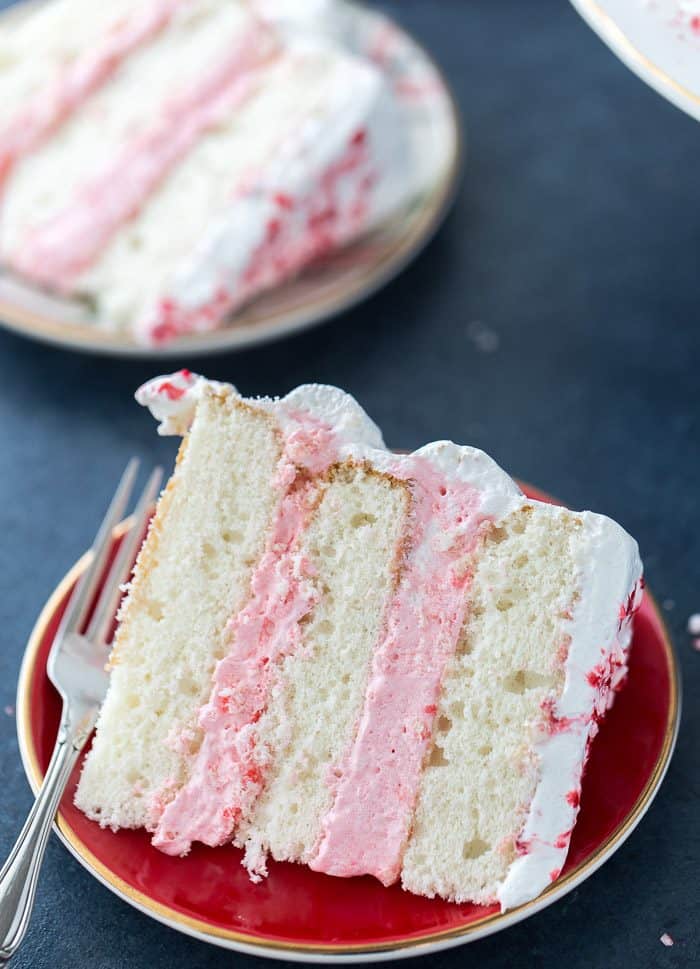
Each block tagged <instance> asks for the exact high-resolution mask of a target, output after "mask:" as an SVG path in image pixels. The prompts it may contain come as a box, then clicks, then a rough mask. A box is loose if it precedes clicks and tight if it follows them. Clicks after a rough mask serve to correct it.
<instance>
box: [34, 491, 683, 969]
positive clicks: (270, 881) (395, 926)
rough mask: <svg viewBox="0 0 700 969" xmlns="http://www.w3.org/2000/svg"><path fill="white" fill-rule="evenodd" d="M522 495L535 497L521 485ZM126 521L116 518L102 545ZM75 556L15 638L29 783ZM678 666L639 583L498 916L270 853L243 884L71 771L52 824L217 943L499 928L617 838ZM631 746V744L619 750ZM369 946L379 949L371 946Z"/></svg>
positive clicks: (650, 789) (265, 948)
mask: <svg viewBox="0 0 700 969" xmlns="http://www.w3.org/2000/svg"><path fill="white" fill-rule="evenodd" d="M526 490H527V493H528V495H529V496H531V497H534V498H539V499H544V500H548V499H547V498H546V496H544V495H542V494H541V493H540V492H538V491H537V490H536V489H534V488H530V487H528V488H527V489H526ZM126 527H127V526H126V525H123V526H121V527H120V529H118V531H117V533H116V536H115V548H116V545H117V543H118V541H119V537H120V536H121V535H123V534H124V532H125V530H126ZM86 564H87V556H86V557H84V558H83V559H81V560H80V562H78V563H77V565H76V566H74V568H73V569H72V570H71V572H70V573H69V574H68V575H67V576H66V577H65V578H64V579H63V581H62V582H61V584H60V585H59V587H58V588H57V589H56V591H55V592H54V594H53V595H52V596H51V598H50V600H49V602H48V603H47V605H46V606H45V607H44V610H43V612H42V613H41V616H40V617H39V620H38V622H37V625H36V627H35V629H34V632H33V633H32V636H31V638H30V640H29V643H28V646H27V650H26V654H25V658H24V663H23V666H22V672H21V676H20V683H19V691H18V702H17V715H18V729H19V739H20V747H21V751H22V759H23V763H24V767H25V770H26V772H27V776H28V778H29V781H30V783H31V785H32V787H33V788H34V790H36V789H37V787H38V785H39V784H40V782H41V779H42V777H43V775H44V772H45V770H46V767H47V764H48V762H49V758H50V756H51V751H52V748H53V744H54V741H55V738H56V731H57V727H58V721H59V713H60V702H59V698H58V696H57V694H56V693H55V692H54V690H53V688H52V686H51V684H50V683H49V680H48V678H47V676H46V660H47V656H48V653H49V649H50V647H51V642H52V638H53V636H54V634H55V632H56V628H57V626H58V622H59V620H60V617H61V614H62V612H63V609H64V607H65V604H66V601H67V598H68V595H69V593H70V590H71V588H72V586H73V584H74V583H75V581H76V579H77V577H78V575H79V574H80V572H81V571H82V570H83V569H84V568H85V567H86ZM678 717H679V688H678V673H677V666H676V661H675V657H674V654H673V650H672V647H671V644H670V641H669V637H668V634H667V632H666V629H665V627H664V624H663V621H662V619H661V617H660V615H659V612H658V610H657V609H656V606H655V605H654V602H653V600H652V598H651V596H650V594H649V592H648V591H647V592H646V594H645V597H644V601H643V604H642V607H641V609H640V610H639V612H638V614H637V616H636V622H635V634H634V642H633V647H632V651H631V659H630V673H629V680H628V683H627V685H626V686H625V688H624V689H623V690H622V692H621V693H620V695H619V696H618V698H617V700H616V702H615V706H614V707H613V709H612V711H611V712H610V714H609V715H608V717H607V718H606V720H605V722H604V724H603V726H602V729H601V731H600V735H599V737H598V738H597V740H596V741H595V743H594V744H593V748H592V753H591V757H590V760H589V763H588V767H587V770H586V775H585V778H584V782H583V792H582V799H581V813H580V815H579V819H578V823H577V825H576V828H575V830H574V834H573V838H572V841H571V849H570V851H569V857H568V860H567V863H566V866H565V867H564V870H563V873H562V875H561V876H560V878H559V879H558V881H557V882H556V883H555V884H553V885H552V886H550V887H549V888H548V889H547V890H546V891H545V892H544V893H543V894H542V895H541V896H540V897H539V898H537V899H535V900H534V901H532V902H529V903H527V904H525V905H522V906H520V907H519V908H517V909H514V910H513V911H510V912H508V913H506V914H505V915H501V914H500V913H499V912H498V910H497V908H496V906H492V907H489V908H485V907H482V906H476V905H454V904H450V903H448V902H443V901H441V900H432V901H431V900H428V899H425V898H419V897H417V896H414V895H409V894H408V893H407V892H404V891H402V890H401V888H399V887H398V886H393V887H392V888H383V887H382V886H381V885H380V884H379V882H377V881H375V880H374V879H372V878H369V877H367V878H352V879H341V878H331V877H329V876H327V875H321V874H318V873H316V872H313V871H311V870H310V869H308V868H305V867H302V866H300V865H292V864H274V863H273V864H271V865H270V875H269V878H267V879H265V880H264V881H263V882H262V883H261V884H259V885H254V884H252V883H251V882H250V881H249V879H248V875H247V873H246V872H245V870H244V869H243V868H242V867H241V865H240V864H239V862H240V857H241V854H240V852H239V851H238V850H237V849H235V848H233V847H229V846H227V847H222V848H205V847H203V846H201V845H196V846H195V847H194V848H193V850H192V852H191V853H190V854H189V855H188V856H187V857H186V858H184V859H178V858H170V857H168V856H167V855H164V854H161V853H160V852H159V851H156V849H155V848H152V847H151V845H150V842H149V837H148V835H147V834H146V833H145V832H144V831H120V832H118V833H116V834H115V833H113V832H111V831H104V830H102V829H101V828H100V827H99V826H98V825H97V824H95V823H94V822H92V821H88V820H87V818H85V817H84V816H83V815H82V814H81V813H80V812H79V811H78V810H77V809H76V808H75V807H74V806H73V793H74V790H75V784H76V781H77V777H78V770H79V768H76V771H75V772H74V774H73V776H72V778H71V781H70V783H69V785H68V790H67V792H66V795H65V797H64V798H63V802H62V805H61V811H60V814H59V818H58V833H59V836H60V837H61V839H62V840H63V841H64V843H65V844H66V845H67V847H68V848H69V849H70V850H71V851H72V852H73V854H74V855H75V856H76V857H77V858H78V860H79V861H80V862H81V863H82V864H83V865H84V866H85V867H86V868H87V869H88V870H89V871H91V872H92V873H93V874H94V875H95V876H96V877H97V878H98V879H99V880H100V881H102V882H103V883H104V884H105V885H107V886H108V888H111V889H112V891H114V892H115V893H116V894H117V895H119V896H121V897H122V898H123V899H125V900H126V901H127V902H130V903H131V904H132V905H134V906H136V907H137V908H139V909H141V910H142V911H144V912H146V913H147V914H149V915H151V916H153V917H154V918H156V919H159V920H160V921H162V922H165V923H166V924H167V925H170V926H172V927H173V928H176V929H179V930H180V931H182V932H186V933H188V934H190V935H194V936H197V937H198V938H202V939H205V940H208V941H210V942H215V943H217V944H219V945H223V946H226V947H228V948H231V949H238V950H242V951H244V952H250V953H254V954H257V955H268V956H277V957H278V958H285V959H298V960H303V961H314V960H315V961H323V962H332V961H367V960H371V959H373V958H377V957H381V958H391V957H400V956H409V955H416V954H418V953H422V952H432V951H435V950H437V949H441V948H447V947H448V946H452V945H458V944H460V943H461V942H467V941H471V940H473V939H476V938H478V937H480V936H483V935H487V934H490V933H492V932H495V931H498V930H499V929H501V928H505V927H506V926H508V925H511V924H513V923H514V922H517V921H520V920H521V919H523V918H525V917H527V916H528V915H531V914H533V913H534V912H536V911H538V910H539V909H541V908H544V907H545V906H546V905H549V904H551V902H553V901H555V900H556V899H557V898H560V897H561V896H562V895H564V894H565V893H566V892H568V891H571V889H573V888H574V887H575V886H576V885H578V884H580V882H581V881H583V880H584V879H585V878H587V877H588V876H589V875H590V874H591V873H592V872H593V871H595V869H596V868H598V867H599V866H600V865H601V864H602V863H603V862H604V861H605V860H606V859H607V858H608V857H610V855H611V854H612V853H613V852H614V851H615V850H616V849H617V848H618V847H619V846H620V845H621V844H622V842H623V841H624V840H625V838H626V837H627V836H628V835H629V834H630V832H631V831H632V830H633V828H634V827H635V826H636V824H637V823H638V821H639V820H640V818H641V817H642V816H643V814H644V813H645V811H646V810H647V808H648V807H649V804H650V803H651V801H652V799H653V797H654V795H655V794H656V791H657V790H658V787H659V785H660V783H661V780H662V779H663V776H664V774H665V771H666V768H667V766H668V762H669V759H670V756H671V752H672V750H673V745H674V741H675V736H676V731H677V727H678ZM632 746H633V747H634V752H635V756H634V757H630V756H629V750H630V749H631V747H632ZM380 954H381V956H380Z"/></svg>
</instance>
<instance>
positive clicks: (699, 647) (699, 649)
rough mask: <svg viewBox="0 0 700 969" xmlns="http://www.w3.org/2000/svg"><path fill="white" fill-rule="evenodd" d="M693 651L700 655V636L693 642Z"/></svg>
mask: <svg viewBox="0 0 700 969" xmlns="http://www.w3.org/2000/svg"><path fill="white" fill-rule="evenodd" d="M693 649H694V650H695V652H696V653H700V636H699V637H697V638H696V639H694V640H693Z"/></svg>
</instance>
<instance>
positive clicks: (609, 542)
mask: <svg viewBox="0 0 700 969" xmlns="http://www.w3.org/2000/svg"><path fill="white" fill-rule="evenodd" d="M556 511H557V510H556V509H553V513H556ZM581 517H582V519H583V523H584V524H583V528H584V540H583V541H581V542H580V543H579V544H578V548H577V558H578V565H579V573H580V575H581V584H580V598H579V600H578V603H577V604H576V606H575V608H574V610H573V617H572V619H571V621H570V622H568V623H567V624H566V629H565V631H566V633H568V635H569V636H570V637H571V643H570V646H569V650H568V655H567V659H566V663H565V681H564V690H563V692H562V695H561V697H560V698H559V700H558V701H557V702H556V703H554V704H553V706H552V708H551V711H550V725H551V728H552V729H550V730H548V731H543V732H542V733H541V736H540V738H539V740H538V741H537V742H536V744H535V751H536V753H537V755H538V757H539V781H538V784H537V788H536V790H535V796H534V798H533V800H532V803H531V804H530V808H529V812H528V815H527V819H526V822H525V826H524V829H523V832H522V834H521V838H520V840H521V842H522V845H523V849H524V851H525V853H524V854H522V855H520V856H519V857H518V858H516V860H515V861H514V862H513V864H512V865H511V867H510V869H509V871H508V874H507V876H506V878H505V880H504V882H503V884H502V885H501V887H500V889H499V892H498V900H499V902H500V903H501V909H502V910H503V911H505V910H506V909H510V908H514V907H515V906H517V905H522V904H523V903H524V902H527V901H529V900H530V899H531V898H534V897H535V896H536V895H539V893H540V892H541V891H543V890H544V889H545V888H546V887H547V886H548V885H549V884H550V882H552V881H553V880H554V879H555V878H556V876H557V875H558V873H559V872H560V870H561V868H562V867H563V865H564V862H565V860H566V855H567V852H568V850H569V839H570V834H571V829H572V828H573V826H574V823H575V821H576V815H577V814H578V797H579V794H580V790H581V770H582V766H583V764H584V762H585V757H586V753H587V748H588V743H589V741H590V740H592V739H593V737H594V736H595V734H596V733H597V731H598V724H597V719H598V718H599V717H601V716H602V715H603V714H604V713H605V710H606V709H607V708H608V707H610V706H611V705H612V702H613V699H614V696H615V693H614V690H615V688H616V687H618V686H619V685H620V682H621V681H622V680H623V679H624V676H625V674H626V671H627V652H628V649H629V645H630V641H631V637H632V623H631V619H632V613H633V612H634V610H635V609H636V608H637V607H638V606H639V604H640V602H641V597H642V589H641V585H640V579H641V575H642V564H641V561H640V558H639V550H638V548H637V543H636V542H635V541H634V539H633V538H631V537H630V536H629V535H628V534H627V533H626V532H625V531H624V529H622V528H621V527H620V526H619V525H618V524H616V523H615V522H614V521H612V520H611V519H609V518H606V517H605V516H604V515H596V514H593V513H592V512H583V513H582V516H581ZM621 610H624V615H623V614H622V613H621ZM606 669H607V670H609V671H610V673H611V682H610V687H611V689H610V690H609V692H608V691H606V690H603V691H601V689H600V678H601V673H602V672H603V671H604V670H606Z"/></svg>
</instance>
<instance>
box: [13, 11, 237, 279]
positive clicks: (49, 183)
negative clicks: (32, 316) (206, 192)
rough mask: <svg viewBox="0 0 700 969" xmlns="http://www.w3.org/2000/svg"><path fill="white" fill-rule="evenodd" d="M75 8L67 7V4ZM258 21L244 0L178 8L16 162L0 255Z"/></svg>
mask: <svg viewBox="0 0 700 969" xmlns="http://www.w3.org/2000/svg"><path fill="white" fill-rule="evenodd" d="M82 6H83V5H82V4H80V7H82ZM106 6H109V4H100V3H94V4H92V7H94V8H103V7H106ZM51 7H52V4H48V5H47V9H51ZM72 7H73V4H72V3H71V4H67V9H68V8H70V9H72ZM78 13H80V11H78ZM253 23H254V21H253V19H252V18H251V16H250V14H249V13H248V12H247V11H246V9H245V7H244V6H243V5H242V4H240V3H237V2H236V3H223V4H222V3H221V2H220V0H190V2H183V3H182V4H181V5H180V6H179V7H177V8H176V11H175V13H174V15H173V18H172V20H171V22H170V23H169V25H168V26H167V27H165V29H164V30H162V31H161V32H160V33H158V34H157V35H156V36H155V37H154V38H153V40H152V41H151V42H150V43H147V44H145V45H143V46H141V47H138V48H137V49H136V50H135V51H134V52H133V53H132V54H131V55H130V56H129V57H127V58H126V60H125V61H124V62H123V64H122V65H121V66H120V67H119V68H118V70H117V72H116V73H115V74H114V76H113V77H112V78H111V79H110V80H109V81H108V83H106V84H105V85H104V86H103V87H101V88H100V89H98V91H97V92H96V93H95V94H93V95H92V96H91V97H90V98H88V100H87V101H86V102H85V104H83V105H82V107H80V108H79V110H78V111H77V112H76V113H75V114H74V115H73V116H72V117H71V118H70V119H69V120H67V121H66V122H65V123H64V124H63V125H62V126H61V127H60V128H59V129H58V131H56V132H55V133H54V134H53V136H52V137H51V138H49V139H48V141H47V142H46V143H45V144H44V145H43V146H42V147H40V148H39V149H37V150H36V151H34V152H33V153H31V154H30V155H29V156H28V157H26V158H24V159H23V160H22V161H20V162H19V164H18V165H17V166H16V168H15V169H14V171H13V173H12V175H11V176H10V178H9V180H8V183H7V186H6V191H5V197H4V199H3V207H2V218H0V258H2V259H3V260H12V258H13V257H14V256H16V255H17V254H18V253H19V254H21V251H22V246H23V244H24V243H25V242H26V240H27V238H28V234H29V233H30V232H31V230H32V229H36V228H37V227H41V226H42V225H44V224H45V223H46V222H48V221H49V220H50V219H51V218H52V216H55V215H56V214H57V213H61V212H63V211H64V210H65V209H66V208H68V207H69V206H70V205H71V203H72V200H73V199H74V197H75V196H76V193H77V192H78V191H79V189H80V188H81V187H82V186H84V185H85V184H86V183H87V182H88V181H89V180H90V178H91V177H94V176H95V175H96V174H98V173H99V172H100V171H102V170H103V169H105V168H107V167H108V166H109V165H110V164H111V163H112V162H114V160H115V159H116V158H117V157H118V155H119V152H120V150H121V149H123V147H124V146H125V144H126V143H127V142H129V141H133V140H134V139H136V138H137V137H138V136H139V134H142V133H143V132H144V131H147V130H148V129H149V128H151V127H152V126H153V125H154V123H156V122H158V121H159V120H160V117H161V115H162V113H163V109H164V107H165V106H166V105H167V104H168V103H170V102H173V101H176V100H177V99H178V98H179V97H180V96H181V95H182V94H183V93H186V92H188V91H189V90H191V89H192V87H193V86H194V85H195V83H196V81H197V80H198V79H199V78H201V76H202V74H203V73H205V72H206V71H207V70H208V69H210V68H211V67H212V65H215V64H216V63H218V62H220V61H222V60H223V59H224V58H225V56H226V54H227V53H228V52H229V51H230V49H231V48H232V47H235V45H236V43H237V42H239V43H240V41H241V38H242V37H243V36H244V35H245V33H246V31H247V30H248V29H250V28H251V25H252V24H253ZM64 29H65V28H64ZM66 32H68V31H67V30H66ZM28 60H30V61H31V60H33V58H28ZM175 65H177V67H176V68H175ZM204 177H206V170H205V173H204ZM114 190H115V191H117V190H118V185H115V186H114ZM184 197H186V196H184ZM182 201H183V196H181V197H180V200H179V206H178V213H173V212H172V211H171V212H170V213H169V215H170V217H171V218H173V225H177V224H178V221H179V219H178V214H179V210H180V209H182V208H183V205H182ZM164 225H168V223H167V222H166V223H162V224H161V226H160V228H159V232H160V233H161V234H162V235H163V236H164V237H166V238H169V237H171V236H172V235H173V226H172V225H170V226H169V227H168V231H163V226H164ZM143 275H146V276H148V271H147V270H144V273H143ZM125 278H126V279H127V280H128V278H129V277H128V276H126V277H125Z"/></svg>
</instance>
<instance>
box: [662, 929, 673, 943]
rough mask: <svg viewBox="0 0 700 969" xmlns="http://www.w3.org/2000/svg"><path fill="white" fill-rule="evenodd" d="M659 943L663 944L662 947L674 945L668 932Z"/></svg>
mask: <svg viewBox="0 0 700 969" xmlns="http://www.w3.org/2000/svg"><path fill="white" fill-rule="evenodd" d="M659 941H660V942H661V944H662V945H665V946H671V945H673V939H672V938H671V936H670V935H669V934H668V932H664V934H663V935H662V936H661V939H660V940H659Z"/></svg>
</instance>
